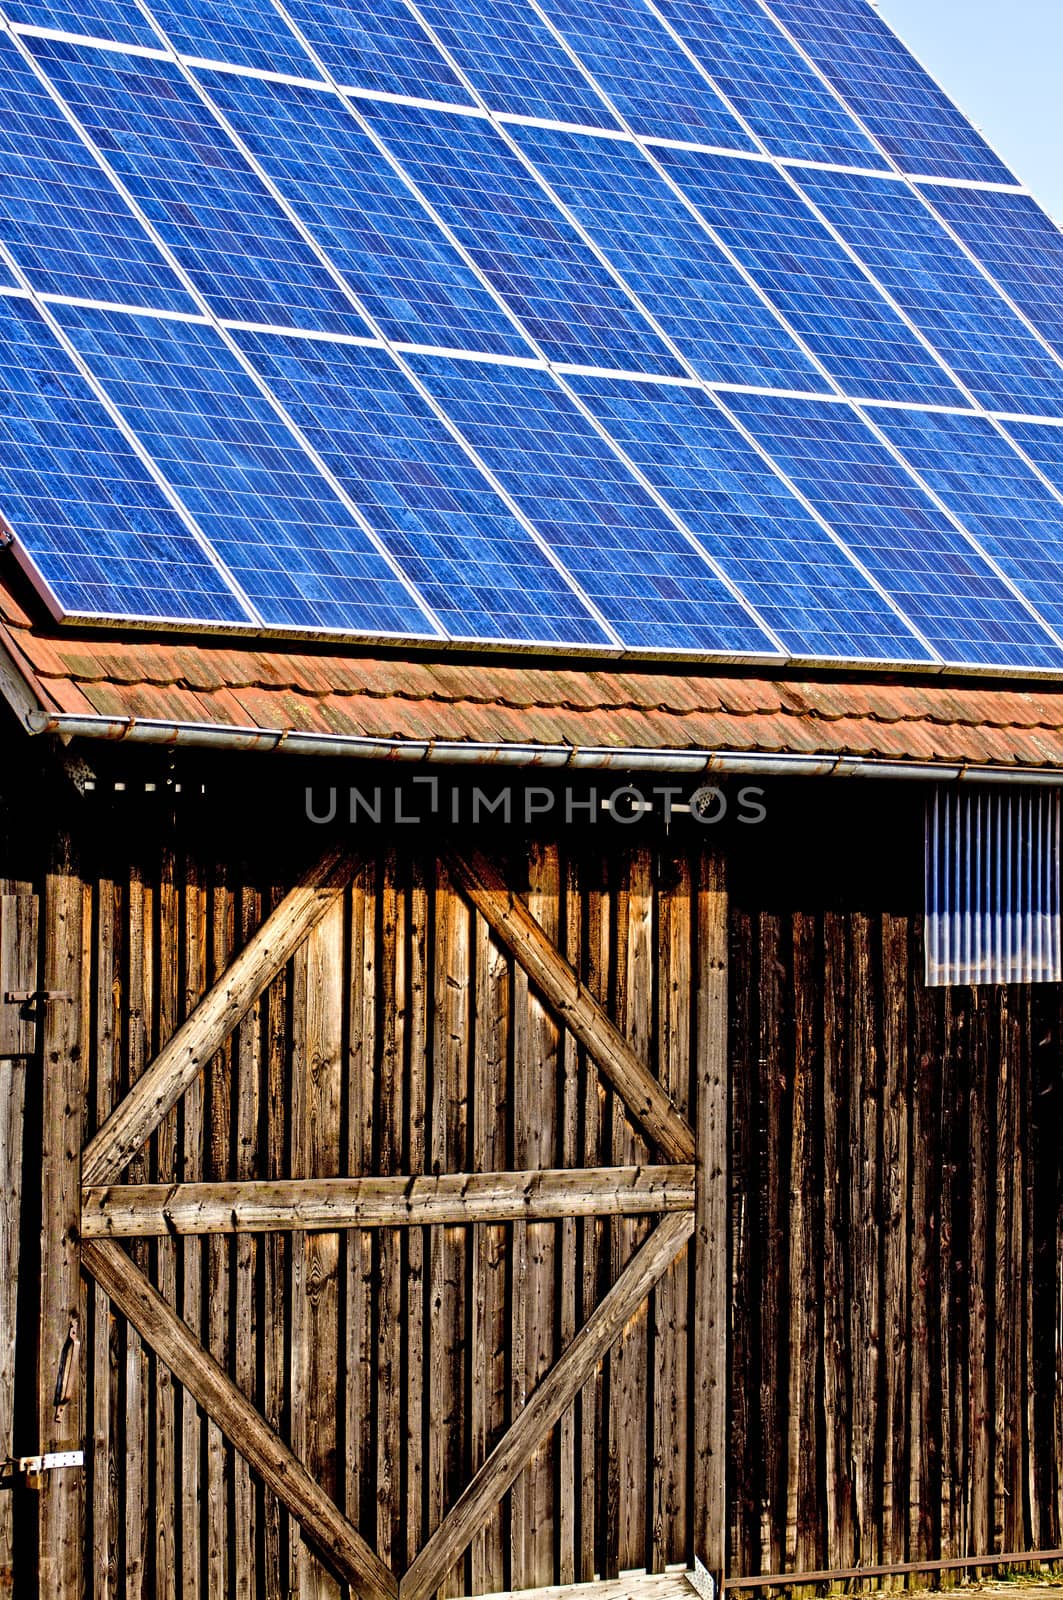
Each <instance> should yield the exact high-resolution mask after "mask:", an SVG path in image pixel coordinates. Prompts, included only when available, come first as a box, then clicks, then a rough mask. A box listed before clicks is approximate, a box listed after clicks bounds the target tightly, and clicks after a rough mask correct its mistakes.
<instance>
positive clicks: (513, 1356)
mask: <svg viewBox="0 0 1063 1600" xmlns="http://www.w3.org/2000/svg"><path fill="white" fill-rule="evenodd" d="M513 870H514V871H516V870H517V868H516V866H514V868H513ZM510 985H511V995H512V1022H511V1026H510V1036H509V1048H510V1074H511V1076H510V1108H511V1129H512V1132H511V1143H510V1148H509V1152H508V1155H507V1165H510V1164H511V1165H512V1166H513V1167H514V1168H516V1169H519V1168H522V1167H524V1166H526V1165H527V1161H528V1133H529V1126H530V1123H531V1119H532V1116H533V1114H534V1112H533V1108H532V1105H531V1091H530V1070H529V1063H530V1054H529V1052H530V1041H529V1038H528V1021H529V1017H528V1013H529V1011H530V1008H531V997H530V995H529V992H528V975H527V973H526V972H525V971H524V969H523V967H521V966H520V965H519V963H514V964H513V967H512V976H511V978H510ZM507 1231H508V1236H509V1282H508V1291H509V1302H508V1306H507V1311H508V1315H509V1329H510V1331H509V1391H510V1392H509V1420H510V1421H511V1422H512V1421H513V1419H514V1418H516V1417H518V1416H519V1415H520V1413H521V1412H522V1411H523V1410H524V1407H525V1405H526V1404H527V1400H528V1393H529V1384H528V1349H527V1335H528V1324H527V1319H526V1316H525V1306H524V1291H525V1285H526V1284H527V1282H528V1228H527V1225H526V1224H525V1223H523V1222H514V1223H513V1224H512V1225H511V1226H510V1227H509V1229H508V1230H507ZM508 1502H509V1563H510V1573H509V1580H508V1583H509V1586H510V1587H512V1588H514V1589H527V1588H530V1587H531V1586H532V1579H531V1576H530V1574H531V1572H532V1570H533V1569H532V1560H531V1537H530V1522H531V1507H530V1505H529V1501H528V1475H527V1473H526V1472H522V1473H521V1474H520V1476H519V1477H518V1478H517V1481H516V1482H515V1483H514V1485H513V1487H512V1489H511V1490H510V1492H509V1496H508Z"/></svg>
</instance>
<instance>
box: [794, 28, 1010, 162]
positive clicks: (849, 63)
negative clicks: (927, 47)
mask: <svg viewBox="0 0 1063 1600" xmlns="http://www.w3.org/2000/svg"><path fill="white" fill-rule="evenodd" d="M771 10H772V11H773V12H774V13H775V15H776V16H777V17H778V19H779V21H780V22H781V23H782V24H783V26H784V27H786V28H788V29H789V30H790V32H791V33H792V34H793V36H794V38H795V39H796V40H797V42H798V44H799V45H800V46H801V47H802V49H804V50H807V52H808V54H809V55H810V56H811V58H812V60H813V61H814V62H815V63H816V65H817V67H819V69H820V71H821V72H823V73H824V75H825V76H826V77H827V78H829V79H830V81H831V83H833V85H834V87H835V88H836V89H838V90H839V91H840V93H841V94H843V95H844V96H845V99H846V100H847V101H848V103H849V105H850V106H851V107H852V108H853V110H854V111H855V112H856V114H857V116H858V117H860V118H861V119H862V121H863V122H864V123H865V124H866V125H867V127H868V129H869V131H870V132H871V133H872V134H873V135H874V136H875V138H876V139H878V140H879V141H880V142H881V144H882V146H883V148H884V149H885V150H887V151H888V153H889V154H890V155H891V156H892V157H893V159H894V160H895V161H896V162H897V164H898V166H900V167H902V168H903V169H904V170H905V171H906V172H924V173H926V174H928V175H929V176H932V177H936V178H975V179H982V178H984V179H987V180H988V181H990V182H993V183H1013V182H1014V181H1015V180H1014V179H1013V177H1012V175H1011V173H1010V172H1009V171H1008V169H1007V167H1005V166H1004V164H1003V162H1001V161H1000V160H999V159H998V158H997V157H996V156H995V155H994V154H993V152H992V150H990V148H989V146H988V145H987V144H986V143H985V141H984V140H983V139H981V138H979V136H978V134H977V133H976V132H975V130H974V129H973V128H972V126H971V124H970V123H969V122H968V121H967V119H966V117H965V116H964V115H963V113H962V112H960V111H958V110H957V109H956V107H955V106H954V105H953V103H952V101H951V100H950V99H949V98H948V96H947V95H946V94H945V93H944V92H943V91H942V90H941V89H939V88H938V85H937V84H936V83H935V82H934V80H933V78H931V77H930V76H929V74H928V73H926V72H925V71H924V70H923V68H922V67H921V66H920V65H919V63H918V61H916V60H915V58H914V57H913V56H911V55H910V54H909V52H908V51H907V50H906V49H905V47H904V45H903V44H902V43H901V41H900V40H899V39H898V38H897V36H896V34H894V33H892V32H891V30H890V29H889V28H888V27H887V26H886V24H885V22H883V20H882V18H881V17H879V16H876V14H875V12H874V10H873V9H872V7H871V6H870V5H868V3H867V0H771Z"/></svg>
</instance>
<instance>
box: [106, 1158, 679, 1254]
mask: <svg viewBox="0 0 1063 1600" xmlns="http://www.w3.org/2000/svg"><path fill="white" fill-rule="evenodd" d="M693 1208H694V1168H693V1166H673V1167H595V1168H583V1169H580V1170H572V1171H570V1170H567V1169H560V1168H558V1169H550V1170H536V1171H532V1172H475V1173H445V1174H442V1175H435V1174H429V1175H426V1176H420V1177H411V1178H407V1177H392V1178H388V1177H384V1178H297V1179H284V1180H276V1179H275V1180H270V1181H268V1182H243V1183H182V1184H166V1183H156V1184H121V1185H116V1186H115V1187H113V1188H107V1187H96V1188H86V1189H84V1190H83V1191H82V1197H81V1235H82V1238H85V1239H147V1238H158V1239H161V1238H165V1237H166V1236H167V1235H169V1234H203V1233H289V1232H303V1231H309V1230H314V1229H326V1230H337V1229H340V1228H401V1227H418V1228H424V1227H433V1226H436V1225H439V1224H444V1223H445V1224H449V1225H454V1226H459V1227H460V1226H462V1225H469V1224H472V1223H477V1222H481V1223H483V1222H489V1223H499V1222H551V1221H555V1220H558V1219H560V1218H562V1217H618V1216H648V1215H654V1214H658V1213H663V1212H671V1211H692V1210H693Z"/></svg>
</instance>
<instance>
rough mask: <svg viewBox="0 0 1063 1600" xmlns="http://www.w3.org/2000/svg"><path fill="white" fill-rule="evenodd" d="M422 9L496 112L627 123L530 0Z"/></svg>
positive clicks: (448, 1)
mask: <svg viewBox="0 0 1063 1600" xmlns="http://www.w3.org/2000/svg"><path fill="white" fill-rule="evenodd" d="M418 10H419V11H420V12H421V15H422V16H423V17H424V18H425V19H426V21H427V22H428V23H429V24H430V25H431V27H432V29H433V30H434V32H435V33H436V34H437V35H438V36H439V38H440V39H441V41H442V42H443V44H444V45H445V46H446V47H447V49H448V50H449V51H450V53H451V55H452V56H453V57H454V59H455V61H456V62H457V63H458V65H459V66H460V67H461V69H462V71H463V72H464V73H465V75H466V76H467V77H468V79H469V81H470V83H471V84H472V85H473V87H474V88H475V89H477V90H478V91H479V92H480V94H482V95H483V97H484V99H485V100H486V102H487V104H488V105H489V106H490V107H491V109H492V110H493V111H509V112H513V113H515V114H516V115H517V116H526V117H551V118H553V119H554V121H557V122H580V123H583V124H584V125H586V126H587V127H591V128H617V127H619V126H620V124H619V123H618V121H617V119H616V118H615V117H614V116H613V115H612V113H611V112H610V111H609V110H608V108H607V107H606V104H605V101H604V100H603V99H602V97H601V96H600V95H599V94H598V93H597V92H596V91H595V89H594V88H593V87H592V86H591V84H590V83H588V81H587V78H586V75H585V74H584V73H583V72H581V71H580V69H579V67H577V66H576V64H575V62H574V61H573V60H572V57H571V56H570V55H569V54H568V52H567V51H566V50H565V49H564V47H563V46H562V45H560V44H558V42H557V40H556V38H555V37H554V35H553V34H552V33H551V32H550V29H549V28H548V27H547V26H546V25H545V23H543V22H542V21H541V20H540V18H539V17H538V16H537V15H536V13H535V12H534V11H533V10H532V9H531V7H530V6H529V5H528V4H527V3H526V0H426V3H425V4H424V5H420V6H419V7H418Z"/></svg>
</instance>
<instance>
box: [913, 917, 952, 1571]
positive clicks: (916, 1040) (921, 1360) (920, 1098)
mask: <svg viewBox="0 0 1063 1600" xmlns="http://www.w3.org/2000/svg"><path fill="white" fill-rule="evenodd" d="M911 955H912V964H911V976H912V980H913V981H912V1012H913V1017H912V1061H913V1063H914V1074H913V1078H912V1083H911V1089H910V1094H911V1138H910V1148H911V1192H912V1202H911V1206H912V1210H911V1218H912V1248H911V1253H910V1257H909V1265H908V1302H909V1307H910V1318H911V1364H912V1382H911V1401H910V1404H911V1430H910V1449H909V1457H908V1463H909V1464H908V1548H909V1552H910V1556H911V1559H912V1560H913V1561H920V1560H928V1559H931V1558H932V1556H934V1555H936V1553H937V1551H938V1550H939V1549H940V1539H941V1533H940V1520H939V1519H940V1507H941V1495H940V1488H939V1487H938V1486H937V1484H936V1483H935V1481H934V1473H933V1472H932V1465H933V1464H936V1466H937V1470H938V1472H939V1473H940V1461H941V1426H940V1418H934V1419H933V1420H932V1415H931V1393H932V1389H931V1378H932V1374H933V1373H934V1372H935V1371H939V1370H940V1366H941V1354H940V1317H939V1314H938V1311H937V1301H936V1290H937V1265H938V1262H937V1249H936V1248H935V1246H936V1243H937V1239H938V1235H939V1234H940V1218H939V1215H938V1213H937V1206H936V1200H937V1193H938V1188H939V1184H940V1178H939V1176H938V1172H939V1171H940V1167H941V1165H942V1159H943V1156H942V1151H941V1147H940V1142H939V1141H940V1128H939V1124H938V1121H937V1119H936V1118H935V1115H934V1106H935V1099H936V1092H937V1085H936V1082H935V1080H936V1079H937V1078H938V1077H939V1076H940V1073H941V1064H940V1062H941V1042H940V1038H939V1035H938V1033H937V1031H936V1028H935V1022H936V1007H935V1004H934V1000H933V997H932V995H931V991H930V990H928V989H927V988H926V986H925V985H924V984H923V982H922V981H921V962H922V959H923V951H922V946H921V941H920V939H919V938H918V937H916V938H913V940H912V950H911ZM935 1151H936V1153H937V1159H935ZM932 1306H933V1308H934V1309H933V1310H932V1309H931V1308H932ZM932 1330H933V1331H932Z"/></svg>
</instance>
